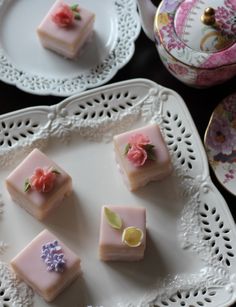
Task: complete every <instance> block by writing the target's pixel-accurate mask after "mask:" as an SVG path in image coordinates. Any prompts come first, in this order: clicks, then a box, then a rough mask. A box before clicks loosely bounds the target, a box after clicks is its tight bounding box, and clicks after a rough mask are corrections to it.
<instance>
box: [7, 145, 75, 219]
mask: <svg viewBox="0 0 236 307" xmlns="http://www.w3.org/2000/svg"><path fill="white" fill-rule="evenodd" d="M37 167H41V168H45V167H52V168H54V169H56V170H58V171H59V172H60V175H59V176H56V178H55V182H54V187H53V188H52V190H50V191H49V192H47V193H41V192H38V191H36V190H33V189H31V190H29V191H28V192H24V183H25V180H26V179H27V178H30V177H31V176H32V174H33V173H34V171H35V169H36V168H37ZM6 186H7V189H8V191H9V193H10V195H11V197H12V198H13V200H15V201H16V202H17V203H19V204H20V205H21V206H22V207H23V208H25V209H26V210H27V211H28V212H29V213H30V214H32V215H33V216H35V217H36V218H38V219H42V218H44V217H45V216H47V215H48V213H49V212H50V211H52V210H53V209H54V208H55V207H56V206H58V205H59V203H60V202H61V200H62V199H63V197H64V196H65V195H67V194H69V193H70V192H71V189H72V179H71V177H70V176H69V175H68V174H67V173H66V172H65V171H64V170H63V169H61V168H60V167H59V166H58V165H57V164H56V163H55V162H53V161H52V160H50V159H49V158H48V157H47V156H46V155H45V154H43V153H42V152H41V151H39V150H38V149H34V150H33V151H32V152H31V153H30V154H29V155H28V156H27V157H26V158H25V159H24V160H23V161H22V162H21V163H20V164H19V165H18V166H17V167H16V168H15V170H13V171H12V173H11V174H10V175H9V176H8V177H7V179H6Z"/></svg>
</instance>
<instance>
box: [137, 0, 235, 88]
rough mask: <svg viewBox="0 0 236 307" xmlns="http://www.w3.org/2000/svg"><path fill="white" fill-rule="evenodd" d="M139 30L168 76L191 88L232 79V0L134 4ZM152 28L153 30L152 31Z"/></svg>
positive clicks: (148, 0) (140, 1)
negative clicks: (152, 47) (147, 39)
mask: <svg viewBox="0 0 236 307" xmlns="http://www.w3.org/2000/svg"><path fill="white" fill-rule="evenodd" d="M137 4H138V8H139V12H140V17H141V21H142V25H143V29H144V31H145V33H146V34H147V36H148V37H149V38H151V39H153V40H155V42H156V46H157V50H158V52H159V55H160V58H161V60H162V62H163V63H164V65H165V66H166V68H167V69H168V70H169V72H170V73H171V74H172V75H174V76H175V77H176V78H178V79H179V80H180V81H182V82H184V83H186V84H188V85H191V86H195V87H199V88H202V87H209V86H212V85H216V84H219V83H222V82H224V81H226V80H228V79H230V78H232V77H234V76H235V75H236V0H163V1H162V2H161V3H160V4H159V7H158V8H156V7H155V6H154V5H153V4H152V2H151V0H137ZM153 24H154V27H153Z"/></svg>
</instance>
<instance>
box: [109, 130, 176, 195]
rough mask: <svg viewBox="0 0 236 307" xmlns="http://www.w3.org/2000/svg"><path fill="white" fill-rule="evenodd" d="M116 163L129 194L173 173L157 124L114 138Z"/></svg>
mask: <svg viewBox="0 0 236 307" xmlns="http://www.w3.org/2000/svg"><path fill="white" fill-rule="evenodd" d="M113 143H114V150H115V156H116V162H117V164H118V168H119V170H120V172H121V174H122V176H123V179H124V181H125V183H126V184H127V186H128V188H129V189H130V190H131V191H134V190H136V189H138V188H139V187H142V186H145V185H146V184H147V183H148V182H150V181H155V180H161V179H164V178H165V177H167V176H168V175H169V174H170V173H171V171H172V164H171V159H170V155H169V151H168V148H167V146H166V144H165V141H164V139H163V136H162V134H161V131H160V128H159V126H158V125H157V124H150V125H148V126H145V127H142V128H138V129H135V130H132V131H128V132H125V133H122V134H119V135H116V136H114V138H113Z"/></svg>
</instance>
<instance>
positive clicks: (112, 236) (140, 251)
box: [99, 206, 146, 261]
mask: <svg viewBox="0 0 236 307" xmlns="http://www.w3.org/2000/svg"><path fill="white" fill-rule="evenodd" d="M105 207H108V208H109V209H111V210H112V211H114V212H116V213H118V214H119V215H120V217H121V218H122V222H123V225H122V229H121V230H117V229H114V228H112V227H111V226H110V225H109V224H108V222H107V220H106V217H105V215H104V207H102V212H101V224H100V239H99V254H100V258H101V260H105V261H108V260H112V261H113V260H122V261H136V260H140V259H142V258H143V257H144V251H145V247H146V209H145V208H139V207H126V206H105ZM130 226H134V227H138V228H140V229H141V230H142V231H143V234H144V237H143V240H142V244H141V245H140V246H138V247H129V246H127V245H125V244H124V243H122V231H123V229H124V228H126V227H130Z"/></svg>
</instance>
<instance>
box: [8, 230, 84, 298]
mask: <svg viewBox="0 0 236 307" xmlns="http://www.w3.org/2000/svg"><path fill="white" fill-rule="evenodd" d="M11 266H12V268H13V270H14V271H15V273H16V275H17V276H18V277H19V278H20V279H22V280H23V281H24V282H25V283H27V284H28V285H29V286H30V287H32V288H33V289H34V291H35V292H37V293H38V294H39V295H41V296H42V297H43V298H44V299H45V300H46V301H48V302H51V301H52V300H54V299H55V297H56V296H57V295H58V294H60V293H61V292H62V291H63V290H64V289H65V288H66V287H67V286H68V285H69V284H70V283H71V282H72V281H74V280H75V279H76V278H77V277H78V275H79V274H80V272H81V268H80V259H79V257H78V256H77V255H75V254H74V253H73V252H72V251H71V250H70V249H69V248H68V247H67V246H66V245H65V244H64V243H63V242H61V241H60V240H58V239H57V238H56V237H55V236H54V235H53V234H52V233H50V232H49V231H48V230H44V231H42V232H41V233H40V234H39V235H38V236H37V237H36V238H34V239H33V240H32V241H31V242H30V243H29V244H28V245H27V246H26V247H25V248H24V249H23V250H22V251H21V252H20V253H19V254H18V255H17V256H16V257H15V258H14V259H13V260H12V261H11Z"/></svg>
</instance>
